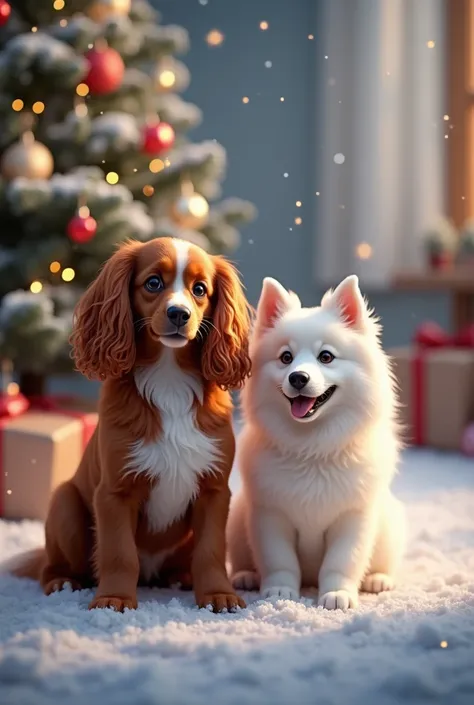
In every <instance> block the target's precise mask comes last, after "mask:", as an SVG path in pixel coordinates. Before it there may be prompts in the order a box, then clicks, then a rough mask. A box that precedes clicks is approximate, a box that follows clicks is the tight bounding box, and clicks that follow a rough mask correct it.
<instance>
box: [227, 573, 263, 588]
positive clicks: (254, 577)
mask: <svg viewBox="0 0 474 705" xmlns="http://www.w3.org/2000/svg"><path fill="white" fill-rule="evenodd" d="M232 586H233V587H234V588H235V589H236V590H258V588H259V587H260V580H259V578H258V574H257V573H256V572H255V571H254V570H239V571H238V573H235V575H233V576H232Z"/></svg>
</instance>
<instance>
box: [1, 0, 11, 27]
mask: <svg viewBox="0 0 474 705" xmlns="http://www.w3.org/2000/svg"><path fill="white" fill-rule="evenodd" d="M11 11H12V8H11V7H10V4H9V3H8V2H6V0H0V27H3V25H5V24H6V23H7V22H8V20H9V19H10V14H11Z"/></svg>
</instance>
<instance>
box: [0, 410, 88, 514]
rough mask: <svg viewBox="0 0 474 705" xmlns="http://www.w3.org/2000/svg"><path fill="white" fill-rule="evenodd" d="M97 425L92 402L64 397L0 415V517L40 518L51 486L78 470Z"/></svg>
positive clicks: (49, 496) (51, 490)
mask: <svg viewBox="0 0 474 705" xmlns="http://www.w3.org/2000/svg"><path fill="white" fill-rule="evenodd" d="M12 408H13V407H12ZM96 425H97V413H96V412H95V404H91V403H89V402H84V401H82V400H74V399H70V398H67V397H64V398H62V399H61V398H58V399H56V400H55V399H54V398H53V399H45V400H37V402H36V403H33V404H32V405H31V406H30V408H29V409H28V410H27V411H24V412H23V413H19V414H18V415H12V416H4V417H3V418H2V419H0V516H3V517H5V518H8V519H39V520H42V521H44V519H45V517H46V513H47V510H48V504H49V500H50V498H51V494H52V492H53V490H54V489H55V488H56V487H57V486H58V485H59V484H60V483H61V482H64V481H65V480H68V479H69V478H70V477H72V475H73V474H74V472H75V471H76V468H77V466H78V464H79V461H80V459H81V456H82V453H83V451H84V448H85V446H86V445H87V443H88V441H89V439H90V437H91V436H92V434H93V432H94V429H95V427H96Z"/></svg>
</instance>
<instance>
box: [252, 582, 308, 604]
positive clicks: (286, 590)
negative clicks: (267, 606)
mask: <svg viewBox="0 0 474 705" xmlns="http://www.w3.org/2000/svg"><path fill="white" fill-rule="evenodd" d="M260 595H261V597H263V599H264V600H268V599H269V598H271V597H274V598H278V599H279V600H295V601H296V600H299V599H300V593H299V591H298V590H294V589H293V588H290V587H285V586H283V585H281V586H280V585H270V586H269V587H266V588H263V589H262V591H261V592H260Z"/></svg>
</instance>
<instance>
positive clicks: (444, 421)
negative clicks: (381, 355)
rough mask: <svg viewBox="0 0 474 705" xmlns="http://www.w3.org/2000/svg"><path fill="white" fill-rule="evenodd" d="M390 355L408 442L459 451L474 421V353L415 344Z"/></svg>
mask: <svg viewBox="0 0 474 705" xmlns="http://www.w3.org/2000/svg"><path fill="white" fill-rule="evenodd" d="M389 354H390V355H391V357H392V359H393V362H394V372H395V375H396V378H397V380H398V384H399V396H400V402H401V404H402V407H401V409H400V414H399V416H400V420H401V422H402V424H403V425H404V426H405V440H406V441H407V442H408V443H411V444H414V445H420V446H421V445H426V446H432V447H434V448H439V449H443V450H458V451H459V450H460V448H461V438H462V434H463V431H464V429H465V428H466V426H467V424H468V423H469V422H471V421H473V420H474V349H469V348H468V347H466V348H463V347H451V346H447V347H443V346H439V347H436V346H433V347H419V346H416V345H415V346H413V347H406V348H397V349H393V350H391V351H389Z"/></svg>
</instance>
